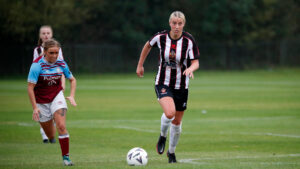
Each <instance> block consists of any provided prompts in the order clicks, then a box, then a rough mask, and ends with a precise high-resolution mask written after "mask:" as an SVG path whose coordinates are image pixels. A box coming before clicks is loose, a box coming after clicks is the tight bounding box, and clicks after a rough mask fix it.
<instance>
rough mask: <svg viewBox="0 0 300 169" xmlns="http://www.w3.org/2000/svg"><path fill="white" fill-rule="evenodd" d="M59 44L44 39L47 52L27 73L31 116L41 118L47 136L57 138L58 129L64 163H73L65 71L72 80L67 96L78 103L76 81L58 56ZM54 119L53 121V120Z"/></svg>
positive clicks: (74, 104)
mask: <svg viewBox="0 0 300 169" xmlns="http://www.w3.org/2000/svg"><path fill="white" fill-rule="evenodd" d="M59 49H60V44H59V43H58V42H57V41H55V40H54V39H50V40H47V41H45V42H44V55H43V56H42V57H39V58H38V59H36V60H34V62H33V63H32V65H31V68H30V71H29V75H28V95H29V99H30V102H31V104H32V108H33V114H32V118H33V120H35V121H39V122H40V124H41V126H42V127H43V129H44V131H45V133H46V135H47V136H48V138H50V140H51V139H54V137H55V128H54V122H55V123H56V128H57V131H58V134H59V137H58V138H59V143H60V147H61V151H62V157H63V164H64V165H67V166H70V165H73V163H72V162H71V160H70V158H69V134H68V131H67V130H66V112H67V104H66V100H65V98H64V94H63V88H62V85H61V83H62V82H61V77H62V75H63V74H64V75H65V77H66V78H68V79H69V80H70V85H71V89H70V90H71V91H70V96H69V97H67V99H68V100H69V101H70V103H71V104H72V105H73V106H76V102H75V99H74V96H75V90H76V80H75V78H74V77H73V75H72V74H71V72H70V70H69V68H68V65H67V63H66V62H65V61H63V60H61V59H58V55H59ZM53 120H54V122H53Z"/></svg>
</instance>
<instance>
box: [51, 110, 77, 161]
mask: <svg viewBox="0 0 300 169" xmlns="http://www.w3.org/2000/svg"><path fill="white" fill-rule="evenodd" d="M66 112H67V109H65V108H61V109H58V110H56V111H55V113H54V120H55V123H56V129H57V132H58V134H59V136H58V139H59V144H60V148H61V153H62V157H63V163H64V165H67V166H71V165H73V163H72V162H71V160H70V158H69V134H68V131H67V129H66Z"/></svg>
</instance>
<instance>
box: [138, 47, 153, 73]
mask: <svg viewBox="0 0 300 169" xmlns="http://www.w3.org/2000/svg"><path fill="white" fill-rule="evenodd" d="M151 48H152V46H151V45H150V43H149V41H147V43H146V44H145V45H144V47H143V50H142V52H141V55H140V59H139V62H138V65H137V68H136V74H137V76H138V77H143V75H144V66H143V65H144V62H145V60H146V58H147V56H148V54H149V52H150V51H151Z"/></svg>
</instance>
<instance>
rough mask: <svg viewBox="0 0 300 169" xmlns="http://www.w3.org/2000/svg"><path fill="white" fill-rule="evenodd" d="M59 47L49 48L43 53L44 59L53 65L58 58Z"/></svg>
mask: <svg viewBox="0 0 300 169" xmlns="http://www.w3.org/2000/svg"><path fill="white" fill-rule="evenodd" d="M58 52H59V47H56V46H54V47H51V48H49V49H48V50H46V51H45V59H46V60H47V61H48V62H49V63H55V62H56V60H57V57H58Z"/></svg>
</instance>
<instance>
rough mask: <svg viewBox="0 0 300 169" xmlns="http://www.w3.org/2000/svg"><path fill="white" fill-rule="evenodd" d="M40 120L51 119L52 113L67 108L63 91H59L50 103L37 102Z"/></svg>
mask: <svg viewBox="0 0 300 169" xmlns="http://www.w3.org/2000/svg"><path fill="white" fill-rule="evenodd" d="M37 107H38V108H39V109H40V114H39V116H40V122H46V121H49V120H51V119H53V115H54V113H55V112H56V111H57V110H59V109H68V106H67V103H66V99H65V96H64V93H63V92H62V91H60V92H59V93H58V94H57V96H56V97H55V98H54V100H53V101H52V102H51V103H46V104H39V103H37Z"/></svg>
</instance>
